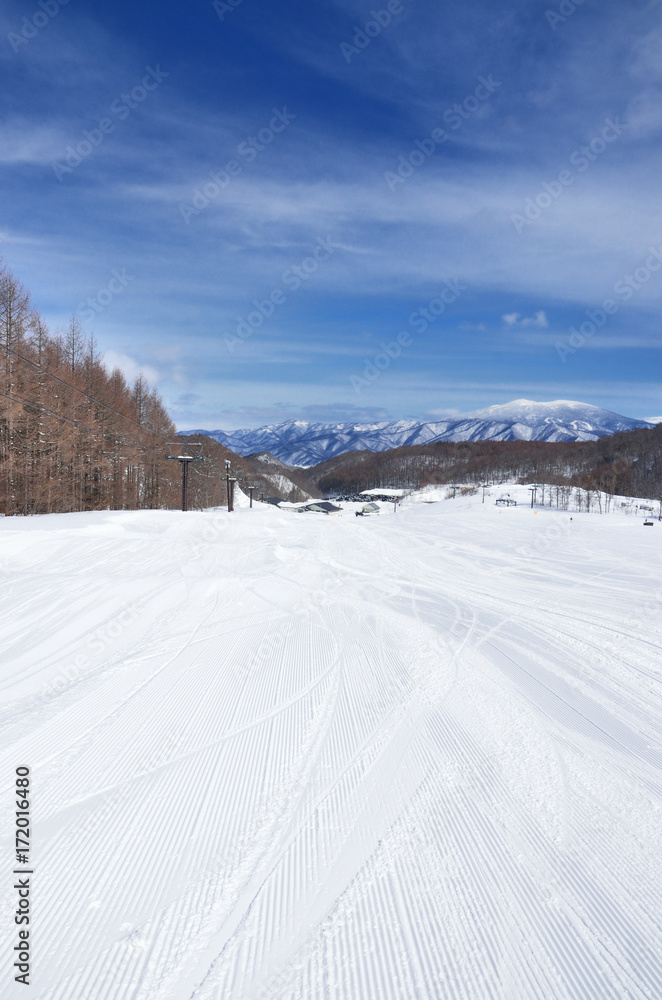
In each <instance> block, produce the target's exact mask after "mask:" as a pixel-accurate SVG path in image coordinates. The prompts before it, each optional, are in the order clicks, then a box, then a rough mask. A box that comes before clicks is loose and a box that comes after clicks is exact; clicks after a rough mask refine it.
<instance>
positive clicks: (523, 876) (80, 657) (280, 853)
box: [0, 493, 662, 1000]
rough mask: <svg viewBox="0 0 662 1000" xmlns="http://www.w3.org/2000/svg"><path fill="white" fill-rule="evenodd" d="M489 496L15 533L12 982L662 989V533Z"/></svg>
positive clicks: (8, 741)
mask: <svg viewBox="0 0 662 1000" xmlns="http://www.w3.org/2000/svg"><path fill="white" fill-rule="evenodd" d="M428 496H430V495H428ZM526 496H528V494H526V493H522V494H521V495H520V499H522V498H524V499H525V498H526ZM419 499H420V498H419ZM494 500H495V494H494V493H492V495H491V496H489V497H487V498H486V501H485V503H484V504H483V503H481V497H480V495H477V496H475V497H470V498H461V497H458V498H457V499H456V500H454V501H451V500H449V501H442V502H438V503H434V504H430V505H427V504H424V503H413V502H411V501H410V502H409V503H405V504H404V505H403V507H402V508H401V509H400V510H398V512H397V513H393V512H392V508H390V507H389V506H388V505H387V506H386V507H385V508H384V510H383V511H382V513H381V514H380V515H379V516H376V517H372V518H367V517H366V518H359V517H354V514H353V509H352V507H351V505H348V509H347V511H346V513H345V514H344V515H341V516H337V517H327V516H325V515H321V514H303V515H302V514H292V513H283V512H280V511H278V510H277V509H275V508H268V507H264V506H260V507H259V508H256V509H253V510H246V509H240V510H237V511H235V513H233V514H227V512H225V511H212V512H191V513H188V514H182V513H180V512H165V511H156V512H150V511H141V512H113V513H96V514H71V515H62V514H61V515H52V516H45V517H34V518H25V519H22V518H21V519H19V518H11V519H10V518H5V519H0V571H1V572H2V592H1V601H2V618H1V622H2V626H1V627H2V633H3V641H2V651H3V655H2V667H1V671H0V683H1V690H2V712H1V722H2V726H1V732H2V736H1V742H0V752H1V756H2V765H3V766H2V772H1V774H2V792H1V794H2V796H3V802H4V805H3V809H2V817H3V820H2V830H1V835H2V839H1V841H0V847H1V850H2V857H3V871H4V873H5V874H4V878H3V884H2V886H1V887H0V893H1V897H0V898H1V902H2V921H1V922H0V934H1V937H2V943H1V946H0V957H1V959H2V962H3V964H4V971H3V986H2V989H1V991H0V992H2V995H3V996H12V997H13V996H20V997H27V996H29V997H30V998H32V1000H36V998H40V1000H155V998H158V1000H188V998H195V1000H212V998H214V1000H268V998H269V1000H270V998H279V1000H281V998H282V1000H285V998H287V1000H295V998H296V1000H381V998H384V1000H396V998H397V1000H422V998H440V1000H442V998H443V1000H455V998H457V1000H460V998H461V1000H468V998H474V1000H489V998H497V997H498V998H501V1000H536V998H538V1000H557V998H558V1000H566V998H573V1000H589V998H590V1000H592V998H595V1000H609V998H619V1000H623V998H644V997H646V998H649V1000H659V998H660V997H662V951H661V945H662V843H661V841H662V836H661V831H662V751H661V735H662V684H661V679H662V656H661V652H662V581H661V579H660V567H661V564H662V562H661V554H662V553H661V549H662V522H658V521H656V522H655V524H654V525H653V526H652V527H644V526H643V524H642V519H641V518H636V517H620V518H619V517H616V516H600V515H599V514H597V513H595V514H594V513H590V514H586V513H584V514H576V513H573V514H572V521H570V514H563V513H557V512H555V511H550V510H549V509H547V510H538V512H537V513H535V512H534V511H533V510H531V509H530V508H529V507H528V506H525V505H524V504H522V505H520V506H518V507H513V508H507V509H501V508H498V507H495V506H494ZM23 765H27V766H29V767H30V768H31V769H32V799H33V804H32V809H33V820H34V822H33V829H32V840H33V850H32V855H31V860H32V867H33V869H34V875H33V877H32V890H33V893H32V923H31V932H32V934H31V945H32V951H33V962H32V985H31V987H30V989H29V990H26V989H25V987H24V986H23V985H22V984H16V983H14V982H13V976H14V974H15V972H14V970H13V969H12V967H11V966H12V962H13V961H14V957H13V956H14V952H13V951H12V949H13V947H14V945H15V944H16V943H17V934H16V931H17V928H16V926H15V925H14V923H13V914H14V910H15V908H16V891H15V890H14V889H13V888H12V884H13V882H12V880H13V878H14V876H13V875H12V874H11V870H12V868H13V867H14V866H15V860H14V842H13V838H14V812H13V810H14V808H15V806H14V795H13V794H12V785H13V782H14V775H15V768H16V767H17V766H23Z"/></svg>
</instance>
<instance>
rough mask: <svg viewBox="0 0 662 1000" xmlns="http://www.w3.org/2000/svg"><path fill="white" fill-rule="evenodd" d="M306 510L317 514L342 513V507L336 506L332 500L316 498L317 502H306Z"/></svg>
mask: <svg viewBox="0 0 662 1000" xmlns="http://www.w3.org/2000/svg"><path fill="white" fill-rule="evenodd" d="M304 510H311V511H313V512H314V513H317V514H341V513H342V507H336V505H335V504H334V503H331V501H330V500H316V501H315V503H309V504H306V506H305V508H304Z"/></svg>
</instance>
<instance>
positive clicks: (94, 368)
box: [0, 262, 179, 515]
mask: <svg viewBox="0 0 662 1000" xmlns="http://www.w3.org/2000/svg"><path fill="white" fill-rule="evenodd" d="M174 434H175V428H174V425H173V423H172V421H171V420H170V417H169V416H168V413H167V411H166V409H165V407H164V405H163V403H162V401H161V399H160V397H159V395H158V393H157V392H156V391H155V390H153V389H150V387H149V385H148V384H147V382H146V380H145V378H144V377H143V376H142V375H139V376H138V377H137V378H136V380H135V382H134V383H133V385H128V384H127V382H126V379H125V378H124V375H123V374H122V372H121V371H120V370H119V369H118V368H116V369H115V370H114V371H113V372H111V373H109V372H108V371H107V370H106V368H105V367H104V365H103V364H102V358H101V356H100V355H99V353H98V351H97V345H96V341H95V339H94V337H93V336H89V337H88V336H85V334H84V333H83V330H82V329H81V326H80V324H79V323H78V321H77V320H76V319H75V318H72V319H71V321H70V322H69V324H68V326H67V329H66V330H65V331H64V332H61V333H58V334H56V335H51V334H50V333H49V331H48V329H47V327H46V325H45V324H44V322H43V320H42V318H41V316H40V315H39V313H38V312H36V311H35V310H34V309H33V308H32V305H31V302H30V295H29V292H28V291H27V290H26V289H25V288H23V286H22V285H21V284H20V282H19V281H18V280H17V279H16V278H15V277H14V275H12V274H11V273H10V272H9V271H8V270H7V269H6V268H5V267H4V266H3V265H2V263H1V262H0V513H4V514H8V515H11V514H33V513H51V512H61V511H78V510H99V509H105V508H113V509H122V508H139V507H165V506H176V505H177V498H178V489H179V479H178V473H179V468H178V467H175V468H173V465H175V463H169V462H167V461H166V459H165V454H166V447H165V443H166V440H172V439H173V435H174Z"/></svg>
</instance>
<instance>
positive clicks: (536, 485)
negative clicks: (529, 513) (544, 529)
mask: <svg viewBox="0 0 662 1000" xmlns="http://www.w3.org/2000/svg"><path fill="white" fill-rule="evenodd" d="M541 489H542V483H531V485H530V486H529V490H530V491H531V509H532V510H533V502H534V500H535V499H536V490H541Z"/></svg>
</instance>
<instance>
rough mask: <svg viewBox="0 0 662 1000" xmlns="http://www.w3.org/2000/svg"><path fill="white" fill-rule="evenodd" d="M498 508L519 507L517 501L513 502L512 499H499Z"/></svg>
mask: <svg viewBox="0 0 662 1000" xmlns="http://www.w3.org/2000/svg"><path fill="white" fill-rule="evenodd" d="M496 506H497V507H517V500H512V499H511V498H510V497H499V499H498V500H497V502H496Z"/></svg>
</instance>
